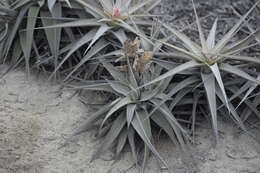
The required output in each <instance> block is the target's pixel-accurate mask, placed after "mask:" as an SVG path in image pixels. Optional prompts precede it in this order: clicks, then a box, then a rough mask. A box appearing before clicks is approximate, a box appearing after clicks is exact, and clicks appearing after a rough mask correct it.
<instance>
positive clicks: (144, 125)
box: [69, 39, 188, 172]
mask: <svg viewBox="0 0 260 173" xmlns="http://www.w3.org/2000/svg"><path fill="white" fill-rule="evenodd" d="M139 44H140V43H139V41H138V39H135V40H134V41H130V40H127V41H126V42H125V56H126V57H125V58H126V59H127V60H126V64H125V66H124V68H122V66H114V65H112V64H111V63H109V62H104V61H101V63H102V65H103V66H104V68H105V69H106V70H107V71H108V72H109V74H110V75H111V76H110V77H107V78H105V80H96V81H85V82H84V83H82V82H80V83H79V84H76V83H75V84H71V85H69V86H70V87H72V88H74V89H83V90H97V91H106V92H109V93H112V94H113V95H114V98H115V99H114V100H113V101H111V102H110V103H108V104H107V105H105V106H103V107H102V108H101V109H100V110H98V111H97V112H96V113H94V114H93V115H91V116H90V117H89V119H88V120H87V122H86V123H85V124H83V125H82V127H81V128H79V130H78V131H77V132H76V133H75V134H74V135H77V134H79V133H81V132H84V131H86V130H90V129H92V127H93V126H94V125H99V133H98V134H99V135H100V136H104V135H105V136H104V140H103V143H102V145H101V146H100V147H99V148H98V150H97V152H96V153H95V154H94V157H93V159H96V158H97V157H99V156H100V155H101V154H102V153H104V152H107V150H109V149H113V150H114V151H115V156H119V155H120V153H121V151H122V150H123V148H124V146H125V145H126V144H127V143H129V145H130V147H131V150H132V154H133V158H134V160H135V163H136V166H138V165H139V163H140V161H142V163H141V165H142V166H141V168H140V171H141V172H143V171H144V169H145V164H146V161H147V159H148V157H149V153H150V151H151V152H152V153H153V154H154V155H155V156H156V157H157V158H158V159H159V160H160V161H161V162H162V163H163V164H164V166H166V167H168V166H167V163H166V162H165V161H164V160H163V158H162V157H161V156H160V154H159V153H158V151H157V150H156V148H155V146H154V137H155V136H154V135H155V134H154V133H153V132H152V128H153V127H154V126H152V124H154V123H155V124H157V125H158V126H159V127H160V128H161V129H162V130H163V131H165V133H166V134H167V135H168V136H169V137H170V139H171V140H172V141H173V142H174V143H175V144H176V145H177V144H180V145H181V147H183V149H184V148H185V143H186V139H187V137H188V132H186V130H185V129H184V128H183V127H182V125H181V124H180V122H179V120H177V119H176V118H175V117H174V116H173V114H172V112H171V111H170V109H169V108H168V105H167V104H166V103H163V104H162V105H160V107H159V108H158V109H157V110H156V111H153V112H151V111H152V110H153V109H154V108H155V107H157V106H158V104H159V103H161V102H162V100H170V99H171V97H167V95H166V94H165V92H166V91H167V88H168V86H169V83H170V82H171V78H167V79H164V80H162V81H161V82H159V83H156V84H154V85H149V86H147V87H144V88H142V89H138V87H139V86H142V85H145V83H146V81H149V80H152V79H155V78H156V77H158V76H159V75H160V74H161V72H162V70H163V68H162V67H160V66H158V65H155V64H154V63H152V64H150V65H149V68H145V67H144V66H147V65H148V64H149V62H150V61H151V57H150V56H149V58H144V56H146V53H145V52H143V53H141V54H140V55H138V53H137V52H138V45H139ZM137 59H138V60H137ZM144 62H145V64H144ZM137 136H139V137H140V139H141V141H142V142H143V144H142V145H141V143H140V142H137V141H136V140H137V138H136V137H137ZM137 144H138V145H137ZM140 148H141V149H143V153H142V154H141V155H138V152H137V150H138V149H140ZM184 150H185V149H184ZM138 167H139V166H138Z"/></svg>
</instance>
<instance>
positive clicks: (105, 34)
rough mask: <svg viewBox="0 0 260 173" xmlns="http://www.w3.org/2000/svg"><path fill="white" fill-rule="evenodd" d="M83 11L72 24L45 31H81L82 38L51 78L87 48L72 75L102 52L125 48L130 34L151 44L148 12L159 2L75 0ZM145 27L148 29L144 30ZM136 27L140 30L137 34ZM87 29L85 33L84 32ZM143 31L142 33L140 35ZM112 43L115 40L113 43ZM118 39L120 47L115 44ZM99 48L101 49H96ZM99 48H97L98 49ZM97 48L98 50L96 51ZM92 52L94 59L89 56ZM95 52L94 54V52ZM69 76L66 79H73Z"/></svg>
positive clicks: (72, 45)
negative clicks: (147, 32)
mask: <svg viewBox="0 0 260 173" xmlns="http://www.w3.org/2000/svg"><path fill="white" fill-rule="evenodd" d="M73 2H76V3H77V4H78V5H80V6H81V7H82V9H83V10H84V12H83V11H81V12H79V13H78V14H79V16H80V18H78V19H77V20H74V21H72V22H66V23H62V24H58V25H53V26H49V27H43V28H45V29H46V28H59V27H62V28H73V27H76V28H77V29H78V28H82V30H80V32H81V33H83V35H81V38H80V39H79V40H78V41H75V42H73V43H72V44H71V46H70V50H69V51H68V53H67V54H66V56H65V57H63V59H62V61H60V62H59V64H58V66H57V67H56V68H55V70H54V72H53V74H52V75H51V76H50V78H51V77H52V76H53V75H55V74H56V72H57V71H58V70H59V69H60V68H61V67H62V65H63V64H64V63H65V62H67V61H68V60H69V59H70V58H71V57H72V55H73V54H74V53H75V52H77V51H79V50H80V48H84V51H83V55H82V58H81V59H80V60H79V62H78V63H77V64H76V66H75V69H73V72H75V71H77V70H78V69H79V68H80V67H81V66H82V65H84V64H85V63H86V62H87V61H89V60H90V59H91V58H92V57H94V56H95V57H96V56H101V55H102V53H100V51H101V50H103V49H110V50H111V46H112V49H115V48H116V49H118V47H120V46H121V47H122V46H123V43H124V41H125V40H126V39H127V35H131V34H132V35H142V36H143V39H146V40H147V41H149V40H148V39H147V38H146V36H145V32H146V31H145V30H146V27H147V26H151V24H152V23H153V22H151V21H150V18H149V17H151V14H150V13H149V12H150V11H151V10H152V9H153V7H155V6H156V5H157V4H158V3H160V0H137V1H136V0H127V1H124V0H98V1H96V0H90V1H84V0H74V1H73ZM142 26H146V27H142ZM136 27H138V31H140V32H138V31H137V29H136ZM83 29H84V30H83ZM141 31H142V32H141ZM110 40H114V41H113V42H112V43H111V42H110ZM115 40H118V42H119V43H120V44H121V45H120V44H118V42H117V44H115V43H116V42H115ZM97 45H98V46H97ZM97 47H98V48H100V49H98V48H97ZM97 49H98V50H97ZM89 52H92V53H91V56H89ZM94 52H95V53H94ZM71 74H72V73H70V74H69V75H68V76H67V78H66V79H68V78H69V77H70V76H71Z"/></svg>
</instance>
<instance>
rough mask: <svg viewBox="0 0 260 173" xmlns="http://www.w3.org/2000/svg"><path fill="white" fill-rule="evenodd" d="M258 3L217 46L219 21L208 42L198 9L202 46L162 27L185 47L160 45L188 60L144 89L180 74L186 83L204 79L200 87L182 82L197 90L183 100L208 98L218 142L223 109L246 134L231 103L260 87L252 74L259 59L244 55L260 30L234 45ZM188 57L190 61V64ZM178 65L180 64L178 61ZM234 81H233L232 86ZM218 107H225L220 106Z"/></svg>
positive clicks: (181, 34)
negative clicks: (243, 52) (233, 40)
mask: <svg viewBox="0 0 260 173" xmlns="http://www.w3.org/2000/svg"><path fill="white" fill-rule="evenodd" d="M258 2H259V1H258ZM258 2H257V3H256V4H255V5H254V6H253V7H252V8H251V9H250V10H249V11H248V12H247V13H246V14H245V15H244V16H243V17H241V19H240V20H239V21H238V22H237V23H236V24H235V25H234V27H233V28H232V29H230V30H229V32H228V33H226V34H225V35H224V36H223V38H222V39H220V40H219V41H218V42H217V43H215V40H216V34H217V32H216V30H217V19H216V20H215V22H214V24H213V26H212V28H211V30H210V32H209V35H208V38H207V39H206V38H205V36H204V33H203V31H202V27H201V24H200V21H199V18H198V15H197V13H196V9H195V7H194V11H195V16H196V21H197V26H198V31H199V37H200V42H201V44H200V45H199V44H197V43H195V42H193V41H192V40H191V39H190V38H188V37H187V36H186V35H185V34H183V33H182V32H179V31H178V30H176V29H174V28H171V27H169V26H167V25H166V24H162V25H163V26H164V27H165V28H166V29H168V30H169V31H170V32H171V33H172V34H173V35H174V36H176V37H177V38H178V39H179V40H181V41H182V46H176V45H174V44H170V43H167V42H161V41H160V42H161V43H163V44H164V45H166V46H168V47H170V48H172V49H174V50H177V51H179V52H180V53H182V54H184V55H186V57H185V59H184V63H182V62H181V63H179V65H175V66H174V67H173V68H168V70H169V71H168V72H166V73H164V74H162V75H161V76H159V77H158V78H156V79H154V80H152V81H150V82H148V83H146V84H144V86H149V85H151V84H155V83H157V82H160V81H161V80H165V79H167V78H168V77H173V76H176V74H180V73H185V72H186V75H184V79H186V80H191V79H189V78H193V77H196V78H198V79H200V83H199V84H196V83H195V82H189V81H186V82H182V83H183V85H182V87H183V88H185V87H187V86H192V87H193V90H191V91H190V92H188V91H187V90H186V92H184V93H182V94H181V98H184V97H185V95H187V94H188V93H195V91H197V90H198V93H200V94H203V95H205V97H206V98H207V102H208V110H209V113H210V115H211V120H212V126H213V130H214V134H215V136H216V138H215V139H216V141H218V125H217V111H218V110H219V111H220V112H221V113H223V109H220V108H224V107H225V108H226V109H227V110H228V111H227V112H226V114H225V115H228V116H229V117H230V118H231V119H233V120H234V121H235V122H236V123H237V124H238V125H239V127H240V128H242V129H244V130H245V126H244V123H243V121H242V120H241V118H240V116H239V115H238V113H237V112H236V109H235V107H234V106H233V104H232V102H231V101H232V100H234V99H235V98H237V97H241V96H242V94H243V93H244V92H247V93H246V94H245V95H246V96H247V95H249V94H250V93H251V92H252V90H253V89H255V88H256V86H257V85H259V84H260V81H259V78H258V79H256V77H257V75H255V73H252V71H254V69H255V66H256V65H259V63H260V59H259V58H258V57H248V56H244V55H241V52H242V51H243V50H245V49H246V48H249V47H251V46H254V45H256V44H254V43H252V42H253V41H254V40H255V36H256V35H258V34H259V30H257V31H255V32H254V33H252V34H251V35H249V36H248V37H246V38H245V39H243V40H239V41H237V42H231V40H232V38H233V37H234V35H235V34H236V33H237V32H238V31H239V29H240V28H241V25H242V24H243V22H244V21H245V20H246V18H247V17H248V15H249V14H250V12H251V11H252V10H253V9H254V8H255V6H257V4H258ZM193 5H194V3H193ZM187 57H189V58H190V60H188V61H187V59H186V58H187ZM172 59H174V57H172ZM175 62H176V63H178V61H175ZM168 67H169V66H168ZM248 70H249V71H248ZM250 71H251V72H250ZM234 79H235V80H234ZM230 80H233V81H232V82H230ZM194 83H195V85H194ZM252 83H253V84H252ZM201 86H204V87H201ZM234 86H235V88H237V87H238V89H236V90H234ZM173 89H174V88H173ZM230 93H233V94H232V95H231V97H229V95H230ZM194 102H195V101H194ZM197 103H198V98H197V99H196V102H195V105H194V107H197ZM217 103H221V104H220V105H219V104H217ZM175 105H176V101H175V100H174V101H173V103H172V104H171V106H170V109H171V110H173V108H174V107H175ZM194 112H196V110H194ZM194 115H195V113H194Z"/></svg>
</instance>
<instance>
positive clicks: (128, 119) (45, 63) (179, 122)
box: [0, 0, 260, 171]
mask: <svg viewBox="0 0 260 173" xmlns="http://www.w3.org/2000/svg"><path fill="white" fill-rule="evenodd" d="M159 3H160V0H38V1H34V0H31V1H30V0H5V1H3V2H2V1H1V2H0V23H1V26H0V61H1V62H2V63H3V62H10V63H11V64H12V67H14V66H17V65H18V64H25V67H26V70H27V72H28V76H29V75H30V69H31V68H38V69H41V70H43V71H44V72H46V73H49V76H50V78H51V79H56V78H62V77H64V78H63V79H64V81H66V82H67V86H68V87H71V88H74V89H78V90H83V91H84V90H96V91H104V92H106V93H110V94H111V95H112V97H110V98H113V100H111V99H110V100H109V103H108V104H107V105H105V106H103V107H102V108H100V110H98V111H97V112H96V113H95V114H93V115H91V116H90V117H89V119H88V121H87V122H86V123H85V124H83V126H82V128H81V129H80V130H79V131H78V132H76V133H80V132H82V131H85V130H88V129H92V127H93V126H95V125H99V131H98V135H99V136H100V137H101V136H102V137H104V139H103V143H102V145H101V146H100V148H99V149H98V150H97V151H98V152H96V153H95V157H94V158H96V157H98V156H100V154H102V153H103V152H106V151H107V150H109V149H112V150H113V151H115V156H118V155H119V154H120V153H121V151H122V150H123V148H124V147H125V145H126V144H129V146H130V147H131V150H132V153H133V158H134V159H135V161H136V164H137V165H139V161H140V160H141V161H142V162H141V164H142V166H141V167H140V171H143V170H144V167H145V163H146V161H147V158H148V156H149V153H150V152H152V153H153V154H155V156H156V157H158V159H159V160H160V161H161V162H162V163H163V164H164V165H165V166H167V163H166V162H165V161H164V160H163V158H162V157H161V156H160V154H159V153H158V152H157V150H156V148H155V146H154V145H153V144H154V140H153V138H154V135H155V134H154V131H153V130H152V129H153V128H154V127H159V128H160V129H162V130H163V131H164V132H165V133H166V134H167V135H168V136H169V138H170V139H171V140H172V141H173V142H174V143H175V144H176V145H180V146H181V148H182V149H184V150H185V148H186V143H188V142H192V141H193V140H194V139H193V138H192V136H194V134H195V129H196V125H197V119H198V116H201V117H203V116H204V117H206V118H208V119H210V120H211V124H212V129H213V132H214V135H215V139H216V143H217V142H218V123H217V122H218V117H223V116H225V117H226V118H229V119H231V120H232V121H233V122H234V123H235V124H237V126H238V127H239V128H241V129H242V130H245V131H246V129H247V127H246V126H247V122H248V121H249V118H250V117H255V116H256V117H260V112H259V111H258V107H259V105H260V95H259V93H258V92H257V88H258V89H259V87H258V85H259V84H260V73H259V69H257V68H258V67H259V64H260V58H259V57H249V56H247V55H246V54H245V53H243V52H244V50H245V49H250V48H251V47H253V46H259V42H257V41H258V38H257V37H258V36H259V30H255V31H253V32H251V34H249V35H248V36H247V37H245V38H244V39H241V40H238V41H233V40H234V39H233V38H234V36H235V35H236V34H237V33H238V32H239V30H240V29H241V27H242V26H243V24H247V22H248V21H247V18H248V16H249V15H250V13H251V12H252V11H253V10H254V8H255V7H256V6H257V5H258V2H257V3H256V4H255V5H254V6H253V7H252V8H251V9H250V10H249V11H248V12H247V13H246V14H245V15H244V16H242V17H241V18H240V19H239V20H238V21H237V23H236V24H235V25H234V26H233V27H232V28H231V29H230V30H229V31H228V32H227V33H226V34H224V35H223V36H222V38H217V39H216V35H217V24H218V21H217V19H216V20H215V22H214V24H213V26H212V28H211V30H210V31H209V34H208V37H205V36H204V32H203V29H202V27H201V24H200V20H199V18H198V15H197V13H196V9H195V7H194V13H195V16H196V23H197V27H198V34H199V38H198V41H192V40H191V39H190V38H189V37H188V36H186V35H185V34H184V33H182V32H180V31H178V30H177V29H174V28H172V27H170V26H168V25H166V24H164V23H162V22H160V21H159V20H156V19H154V15H152V14H151V13H150V12H151V10H152V9H153V8H154V7H155V6H156V5H158V4H159ZM192 3H193V2H192ZM193 4H194V3H193ZM165 30H167V32H166V33H169V35H166V34H165V32H162V31H165ZM172 38H174V39H172ZM176 39H177V40H178V43H176V41H175V40H176ZM216 40H218V41H216ZM198 42H199V43H198ZM238 110H239V111H238ZM136 139H139V140H140V139H141V141H143V144H142V145H140V144H138V145H136ZM138 148H141V149H142V151H143V152H141V153H137V150H138Z"/></svg>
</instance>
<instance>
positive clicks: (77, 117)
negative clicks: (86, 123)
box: [0, 66, 260, 173]
mask: <svg viewBox="0 0 260 173" xmlns="http://www.w3.org/2000/svg"><path fill="white" fill-rule="evenodd" d="M3 68H4V67H3V66H1V69H3ZM59 89H60V87H59V85H57V84H50V83H49V82H46V79H45V78H44V77H43V76H41V75H39V76H36V75H33V76H31V79H30V82H29V81H27V80H26V76H25V73H24V72H23V71H21V70H16V71H13V72H10V73H9V74H8V75H7V76H6V77H5V79H4V80H1V82H0V93H1V94H0V173H123V172H124V171H125V170H127V169H128V168H130V167H131V166H132V165H133V162H132V161H133V160H132V158H131V153H130V152H129V150H128V149H126V151H125V154H124V155H123V156H122V158H121V160H120V161H118V162H116V163H114V161H111V160H110V154H109V153H108V154H107V155H105V156H104V157H103V158H101V159H98V160H96V161H94V162H90V159H91V155H92V153H93V152H94V151H95V148H96V146H97V145H98V144H99V143H100V141H99V140H96V139H95V136H94V133H93V132H88V133H85V134H82V135H80V136H79V137H78V138H77V139H76V140H73V141H71V142H69V144H68V145H66V146H64V147H62V148H60V146H62V144H63V143H64V141H65V139H66V138H67V137H68V136H70V134H71V133H72V131H74V130H75V129H76V128H77V127H78V126H79V125H80V124H81V122H82V121H83V120H85V119H86V118H87V116H89V115H90V113H91V112H93V110H91V109H90V108H89V107H87V106H85V105H83V104H82V103H81V102H80V101H79V100H78V98H77V97H76V96H75V97H72V98H71V96H72V95H73V92H70V91H60V90H59ZM94 97H95V98H96V96H94V95H93V94H90V95H89V99H91V101H92V102H93V98H94ZM197 132H198V136H197V137H196V143H197V144H196V146H193V149H192V151H193V152H192V153H193V159H192V158H186V159H185V158H184V157H182V154H181V153H180V152H179V150H178V149H177V148H174V147H173V146H172V145H171V143H170V142H169V141H168V140H167V139H164V138H161V139H160V140H161V142H160V143H158V141H157V148H158V150H159V151H160V152H161V153H162V156H163V157H164V158H165V159H166V161H167V162H168V163H169V165H170V167H171V169H172V170H173V172H174V173H188V172H197V173H259V172H260V147H259V145H258V143H257V142H256V141H255V140H253V138H251V137H249V136H248V135H243V134H242V135H234V133H235V132H237V130H236V128H234V127H233V126H232V125H231V124H230V123H227V122H224V121H223V122H221V134H222V135H221V139H220V147H218V148H217V149H214V148H212V142H211V141H212V140H211V139H212V134H211V130H210V129H209V127H204V128H202V127H200V128H198V129H197ZM254 134H255V135H256V136H257V137H258V139H259V140H260V133H259V132H254ZM146 172H147V173H160V172H163V171H161V170H160V168H159V166H158V164H157V162H156V160H155V159H154V158H151V159H150V161H149V164H148V167H147V170H146ZM164 172H167V171H164ZM127 173H137V171H136V170H135V169H134V168H132V169H129V170H128V171H127Z"/></svg>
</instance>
